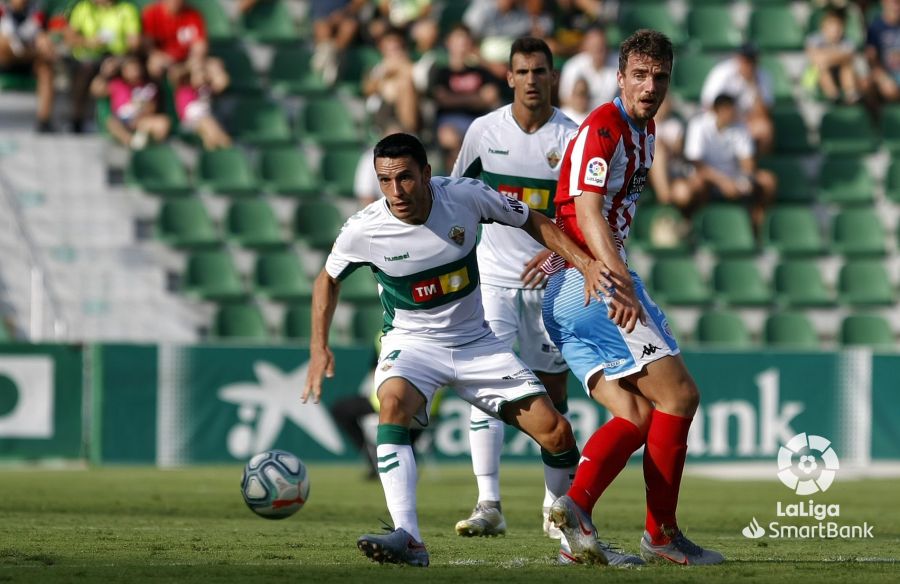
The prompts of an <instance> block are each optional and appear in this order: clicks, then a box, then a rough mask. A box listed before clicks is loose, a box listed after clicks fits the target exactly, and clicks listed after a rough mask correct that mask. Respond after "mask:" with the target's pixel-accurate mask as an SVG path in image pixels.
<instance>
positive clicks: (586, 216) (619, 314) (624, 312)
mask: <svg viewBox="0 0 900 584" xmlns="http://www.w3.org/2000/svg"><path fill="white" fill-rule="evenodd" d="M602 209H603V195H600V194H597V193H592V192H582V193H581V195H580V196H579V197H576V199H575V213H576V216H577V218H578V227H579V228H580V229H581V232H582V233H583V234H584V240H585V242H586V243H587V244H588V248H590V250H591V253H592V254H594V257H597V258H600V259H601V260H602V261H603V262H604V263H606V264H607V265H608V266H609V278H610V280H612V283H613V285H614V286H615V293H614V294H613V296H612V301H611V302H610V309H609V317H610V319H612V321H613V322H615V323H616V325H617V326H619V327H622V328H623V329H625V330H626V331H627V332H631V331H633V330H634V327H635V325H636V324H637V321H638V320H639V319H640V320H643V318H644V316H643V314H642V309H641V304H640V302H638V299H637V296H636V295H635V292H634V282H633V281H632V280H631V273H630V272H629V271H628V266H626V265H625V261H624V260H623V259H622V256H620V255H619V250H618V248H617V247H616V242H615V240H613V235H612V232H611V231H610V229H609V223H607V221H606V218H605V217H604V216H603V212H602Z"/></svg>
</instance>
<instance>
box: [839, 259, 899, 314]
mask: <svg viewBox="0 0 900 584" xmlns="http://www.w3.org/2000/svg"><path fill="white" fill-rule="evenodd" d="M838 293H839V297H840V300H841V302H843V303H845V304H850V305H852V306H892V305H894V304H896V303H897V300H898V298H900V296H898V295H897V293H896V291H895V290H894V287H893V285H891V281H890V279H889V278H888V273H887V269H886V268H885V265H884V262H882V261H881V260H874V259H867V260H853V261H850V262H847V263H846V264H844V265H843V266H842V267H841V271H840V273H839V274H838Z"/></svg>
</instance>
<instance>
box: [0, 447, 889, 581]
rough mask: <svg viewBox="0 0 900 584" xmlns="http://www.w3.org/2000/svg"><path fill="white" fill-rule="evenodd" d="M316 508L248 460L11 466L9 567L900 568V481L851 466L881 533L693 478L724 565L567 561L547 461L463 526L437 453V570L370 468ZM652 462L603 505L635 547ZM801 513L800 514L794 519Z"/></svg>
mask: <svg viewBox="0 0 900 584" xmlns="http://www.w3.org/2000/svg"><path fill="white" fill-rule="evenodd" d="M309 470H310V476H311V482H312V490H311V493H310V500H309V502H308V503H307V505H306V507H304V509H302V510H301V511H300V512H299V513H297V514H296V515H295V516H293V517H291V518H289V519H286V520H282V521H267V520H264V519H261V518H258V517H256V516H255V515H253V514H252V513H251V512H250V511H249V510H248V509H247V508H246V507H245V506H244V503H243V501H242V500H241V496H240V492H239V485H238V483H239V479H240V472H241V467H240V465H235V466H232V467H215V468H191V469H184V470H168V471H164V470H156V469H150V468H102V469H91V470H34V469H3V470H0V582H41V583H56V582H74V583H79V582H101V581H102V582H128V583H140V582H151V581H153V582H176V581H177V582H192V583H193V582H196V583H201V582H203V583H205V582H229V583H241V584H250V583H256V582H259V583H263V582H265V583H267V584H269V583H271V582H296V583H302V582H348V581H360V582H370V581H375V580H376V579H378V580H379V581H385V582H413V581H417V582H418V581H421V579H422V578H423V577H424V578H425V581H427V582H429V583H443V582H448V583H449V582H453V583H456V584H458V583H460V582H463V583H465V582H511V581H514V582H532V581H535V582H536V581H540V582H542V583H543V584H549V583H552V582H566V583H571V582H598V581H601V580H600V579H602V581H603V582H626V581H627V582H637V581H651V580H653V581H661V582H666V583H671V582H693V581H698V580H702V581H704V582H728V583H729V584H735V583H740V582H759V581H788V580H790V581H793V582H798V583H799V582H804V581H809V582H842V583H844V582H860V583H862V582H866V583H870V582H897V581H898V580H900V563H898V562H897V558H898V557H900V494H898V493H900V481H898V480H896V479H882V480H860V481H854V480H849V479H847V480H841V477H840V475H839V476H838V478H837V480H836V481H835V483H834V485H833V486H832V487H831V489H830V490H829V491H828V492H827V493H824V494H820V495H819V496H818V497H816V499H815V500H816V502H817V503H839V504H840V506H841V517H840V521H841V522H844V523H862V522H863V521H868V522H869V524H871V525H874V536H875V537H874V539H870V540H844V539H814V540H780V539H768V538H763V539H760V540H749V539H746V538H744V537H743V536H742V535H741V528H742V527H743V526H745V525H747V524H748V523H749V521H750V520H751V519H752V518H753V517H757V518H758V519H759V522H760V523H762V524H763V525H766V524H767V523H768V522H769V521H771V520H773V519H775V517H774V515H775V504H776V501H779V500H782V501H784V502H786V503H789V502H792V501H794V502H796V501H799V500H806V499H807V498H799V497H797V496H795V495H793V494H792V493H791V492H790V491H789V490H787V489H786V488H785V487H784V486H783V485H781V484H780V483H779V482H777V480H775V478H774V476H773V477H772V479H771V480H765V481H756V482H747V481H718V480H711V479H705V478H699V477H695V476H691V475H687V476H686V477H685V481H684V484H683V486H682V496H681V505H680V509H679V517H680V522H681V524H682V528H683V529H684V530H685V532H686V533H687V534H688V536H689V537H692V538H693V539H695V540H696V541H697V542H698V543H700V544H702V545H706V546H708V547H711V548H715V549H718V550H721V551H722V552H723V553H724V554H725V556H726V557H727V558H728V562H727V563H726V564H724V565H722V566H713V567H699V568H683V567H680V566H651V567H646V568H641V569H635V570H625V569H614V568H606V567H593V566H568V567H563V566H557V565H555V563H554V559H555V556H556V550H557V547H556V544H555V542H552V541H550V540H548V539H545V538H544V537H543V535H542V534H541V531H540V503H541V497H542V486H541V484H542V477H541V471H540V467H539V465H538V464H535V465H534V466H533V467H532V466H512V465H509V466H504V467H503V470H502V488H503V494H504V514H505V515H506V519H507V523H508V525H509V533H508V535H507V536H506V537H500V538H492V539H463V538H460V537H457V536H456V535H455V534H454V532H453V524H454V523H455V522H456V521H457V520H458V519H461V518H462V517H464V516H466V515H467V514H468V512H469V510H470V508H471V506H472V505H473V503H474V500H475V494H476V491H475V484H474V480H473V479H472V478H471V476H470V471H469V467H468V466H467V465H447V466H441V465H428V464H426V465H423V467H422V468H421V476H420V481H419V512H420V519H421V524H422V530H423V536H424V538H425V542H426V544H427V545H428V549H429V552H430V553H431V562H432V566H431V567H430V568H428V569H427V572H424V573H423V572H422V571H421V570H418V569H415V568H409V567H405V566H390V565H389V566H380V565H377V564H374V563H372V562H370V561H368V560H367V559H365V558H364V557H363V556H362V554H360V552H359V551H358V550H357V549H356V546H355V540H356V538H357V537H358V536H359V535H360V534H362V533H365V532H371V531H378V529H379V525H380V522H379V519H380V518H384V519H386V520H389V516H388V514H387V511H386V508H385V505H384V497H383V495H382V492H381V486H380V484H379V483H378V482H377V481H375V482H372V481H365V480H363V479H362V468H361V466H359V467H356V466H354V467H346V466H330V465H321V464H313V465H310V467H309ZM643 505H644V502H643V483H642V480H641V474H640V469H639V467H629V468H628V469H627V470H626V471H625V472H624V473H623V475H622V476H620V477H619V479H618V480H617V481H616V482H615V483H614V484H613V485H612V487H610V489H609V490H608V491H607V493H606V494H605V495H604V498H603V500H602V501H601V503H600V504H599V505H598V507H597V509H596V510H595V513H594V518H595V520H596V522H597V526H598V528H599V530H600V533H601V536H602V537H604V538H606V539H609V540H612V541H613V542H616V543H618V544H619V545H621V546H622V547H624V548H626V549H627V550H629V551H631V552H636V551H637V544H638V539H639V537H640V534H641V530H642V529H643V521H644V511H643V509H644V507H643ZM794 522H795V523H797V524H801V523H803V521H802V520H794Z"/></svg>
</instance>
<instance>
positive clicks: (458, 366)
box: [375, 334, 546, 426]
mask: <svg viewBox="0 0 900 584" xmlns="http://www.w3.org/2000/svg"><path fill="white" fill-rule="evenodd" d="M392 377H402V378H403V379H405V380H406V381H408V382H410V383H411V384H412V385H413V386H414V387H415V388H416V390H417V391H418V392H419V393H420V394H421V395H422V397H424V398H425V404H424V405H423V406H422V408H421V409H419V411H418V412H416V414H415V416H414V418H415V420H416V421H417V422H418V423H420V424H422V425H423V426H427V425H428V413H429V412H430V411H431V402H432V400H433V399H434V394H435V392H436V391H437V390H438V389H440V388H441V387H443V386H445V385H446V386H450V388H451V389H453V390H454V391H455V392H456V393H457V394H458V395H459V397H461V398H462V399H464V400H466V401H467V402H469V403H470V404H472V405H473V406H475V407H476V408H478V409H480V410H482V411H483V412H485V413H487V414H489V415H491V416H493V417H495V418H498V419H499V418H500V409H501V408H502V407H503V405H504V404H506V403H508V402H514V401H518V400H520V399H524V398H526V397H530V396H533V395H542V394H546V391H545V390H544V386H543V385H542V384H541V382H540V380H539V379H538V378H537V376H535V374H534V373H532V372H531V370H530V369H529V368H528V367H527V366H526V365H525V364H524V363H522V361H521V360H520V359H519V358H518V357H516V354H515V353H513V352H512V350H511V349H510V348H509V346H508V345H506V344H505V343H503V342H502V341H501V340H499V339H498V338H497V337H496V336H494V335H493V334H487V335H485V336H484V337H482V338H480V339H478V340H475V341H472V342H471V343H467V344H465V345H462V346H459V347H442V346H440V345H436V344H426V343H423V342H422V341H420V340H416V341H412V340H409V339H404V338H403V337H394V338H392V337H391V336H390V335H388V336H385V337H382V339H381V354H380V355H379V357H378V366H377V367H376V369H375V388H376V391H377V390H378V388H380V387H381V385H382V384H383V383H384V382H385V381H387V380H388V379H390V378H392Z"/></svg>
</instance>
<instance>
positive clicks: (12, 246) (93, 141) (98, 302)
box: [0, 129, 202, 342]
mask: <svg viewBox="0 0 900 584" xmlns="http://www.w3.org/2000/svg"><path fill="white" fill-rule="evenodd" d="M108 148H109V144H108V142H105V141H104V138H102V137H101V136H98V135H94V136H87V137H76V136H71V135H66V134H56V135H50V136H41V135H36V134H34V133H32V132H31V131H29V130H25V129H21V130H11V131H8V132H4V136H3V139H2V141H0V189H2V191H3V192H2V197H0V209H2V211H3V213H2V215H3V216H4V220H3V221H4V229H2V234H0V253H2V254H3V257H4V258H11V261H7V259H4V261H3V262H2V263H0V286H2V288H0V295H2V297H3V298H2V299H3V301H4V308H5V313H6V314H5V316H6V318H7V320H11V321H12V322H13V323H14V326H15V328H16V329H17V333H18V335H19V336H20V337H23V338H30V339H32V340H38V339H44V340H51V339H58V340H83V339H91V340H108V341H151V340H153V341H158V340H160V339H166V340H170V341H185V342H190V341H194V340H196V335H197V333H196V330H197V326H198V318H201V316H202V315H198V314H197V310H196V308H195V307H192V306H191V305H190V304H189V303H188V301H187V300H185V299H184V298H183V297H179V296H177V295H175V294H172V293H170V292H168V291H167V288H168V286H167V281H166V280H167V272H166V269H165V258H164V257H161V255H160V254H159V253H157V252H156V250H155V248H153V247H152V246H146V245H141V242H140V241H139V239H140V238H139V233H140V231H141V229H140V222H139V221H138V220H137V219H138V218H139V217H140V214H141V213H140V208H139V207H140V205H139V204H138V202H136V201H137V200H136V199H135V198H134V197H130V196H129V193H128V192H127V189H125V188H122V187H117V186H115V185H111V184H109V181H108V177H107V160H106V151H107V149H108ZM13 223H18V226H16V225H13ZM6 227H9V228H8V229H7V228H6ZM35 265H36V266H39V267H41V268H42V270H41V272H42V274H43V284H44V290H45V291H47V292H48V294H46V295H45V305H44V306H43V313H42V318H41V320H42V322H41V323H37V322H35V317H36V315H35V312H34V311H33V310H32V306H31V298H32V295H31V289H32V281H33V278H34V276H33V275H32V274H33V273H34V270H33V268H34V266H35ZM54 321H56V323H57V324H56V326H54ZM36 328H39V330H35V329H36Z"/></svg>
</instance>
